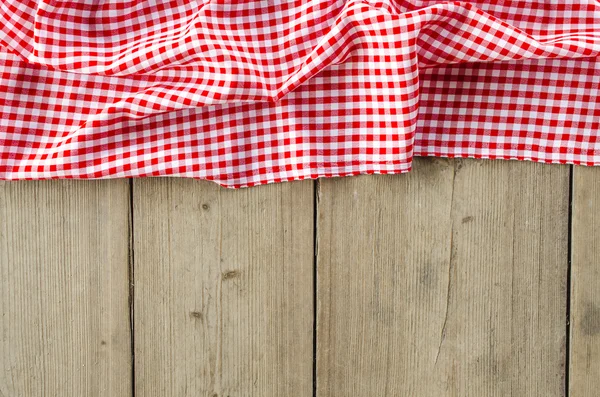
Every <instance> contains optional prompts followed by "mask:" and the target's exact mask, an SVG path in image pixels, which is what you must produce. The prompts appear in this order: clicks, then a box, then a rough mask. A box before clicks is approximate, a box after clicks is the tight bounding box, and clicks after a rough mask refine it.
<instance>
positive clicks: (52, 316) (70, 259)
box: [0, 181, 131, 397]
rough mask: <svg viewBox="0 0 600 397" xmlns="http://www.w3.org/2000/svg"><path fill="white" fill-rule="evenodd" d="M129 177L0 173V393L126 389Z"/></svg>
mask: <svg viewBox="0 0 600 397" xmlns="http://www.w3.org/2000/svg"><path fill="white" fill-rule="evenodd" d="M128 211H129V185H128V182H127V181H102V182H99V181H52V182H49V181H45V182H0V310H1V317H0V358H1V359H0V396H28V397H37V396H129V395H131V347H130V343H131V341H130V332H129V330H130V323H129V305H128V294H129V285H128V255H129V222H128V220H129V212H128Z"/></svg>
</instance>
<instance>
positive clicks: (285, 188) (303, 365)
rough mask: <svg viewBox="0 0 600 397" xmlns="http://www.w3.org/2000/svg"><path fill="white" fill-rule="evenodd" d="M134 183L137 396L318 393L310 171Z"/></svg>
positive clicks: (138, 181)
mask: <svg viewBox="0 0 600 397" xmlns="http://www.w3.org/2000/svg"><path fill="white" fill-rule="evenodd" d="M133 193H134V215H133V219H134V256H135V258H134V280H135V282H134V295H135V299H134V319H135V321H134V335H135V338H134V343H135V387H136V396H138V397H139V396H161V397H162V396H211V397H212V396H219V397H221V396H223V397H225V396H232V397H233V396H261V397H263V396H264V397H268V396H310V395H311V394H312V361H313V359H312V357H313V352H312V340H313V334H312V333H313V261H314V259H313V258H314V254H313V252H314V251H313V239H314V237H313V219H314V215H313V183H312V182H311V181H305V182H293V183H284V184H276V185H268V186H261V187H257V188H252V189H244V190H238V191H234V190H226V189H223V188H220V187H218V186H217V185H215V184H213V183H211V182H198V181H194V180H184V179H176V178H170V179H166V178H165V179H163V178H161V179H144V180H136V181H135V184H134V191H133Z"/></svg>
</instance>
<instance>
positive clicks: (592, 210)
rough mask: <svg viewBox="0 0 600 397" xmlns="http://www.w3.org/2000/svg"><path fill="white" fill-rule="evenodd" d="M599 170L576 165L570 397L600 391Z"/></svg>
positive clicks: (572, 242)
mask: <svg viewBox="0 0 600 397" xmlns="http://www.w3.org/2000/svg"><path fill="white" fill-rule="evenodd" d="M599 241H600V169H597V168H586V167H575V168H574V179H573V220H572V235H571V252H572V263H571V322H570V327H571V349H570V352H571V354H570V367H569V383H570V385H569V389H570V394H569V395H570V396H572V397H578V396H582V397H583V396H595V395H598V393H599V390H600V244H599V243H598V242H599Z"/></svg>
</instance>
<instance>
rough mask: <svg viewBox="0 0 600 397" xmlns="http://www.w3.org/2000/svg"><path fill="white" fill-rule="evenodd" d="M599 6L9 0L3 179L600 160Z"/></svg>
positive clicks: (236, 176)
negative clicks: (429, 161) (448, 161)
mask: <svg viewBox="0 0 600 397" xmlns="http://www.w3.org/2000/svg"><path fill="white" fill-rule="evenodd" d="M599 92H600V3H598V2H597V1H594V0H538V1H535V2H530V1H523V0H520V1H507V0H491V1H490V0H487V1H483V0H475V1H468V2H441V1H418V0H412V1H408V0H406V1H400V0H384V1H372V0H344V1H324V0H304V1H291V0H277V1H272V0H271V1H232V0H196V1H194V0H150V1H138V0H3V1H2V2H1V4H0V95H1V96H0V179H9V180H10V179H53V178H115V177H141V176H161V175H171V176H183V177H192V178H200V179H207V180H212V181H215V182H217V183H219V184H221V185H223V186H227V187H244V186H253V185H258V184H263V183H270V182H280V181H287V180H294V179H304V178H317V177H331V176H345V175H356V174H369V173H401V172H406V171H409V170H410V168H411V162H412V158H413V156H444V157H475V158H504V159H520V160H532V161H540V162H548V163H572V164H586V165H598V164H600V142H598V135H600V133H599V127H600V94H599Z"/></svg>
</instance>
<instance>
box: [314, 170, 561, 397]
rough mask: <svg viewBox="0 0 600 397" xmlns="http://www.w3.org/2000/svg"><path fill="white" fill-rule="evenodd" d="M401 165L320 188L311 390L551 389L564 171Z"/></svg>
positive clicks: (557, 361) (555, 369) (554, 389)
mask: <svg viewBox="0 0 600 397" xmlns="http://www.w3.org/2000/svg"><path fill="white" fill-rule="evenodd" d="M414 167H415V169H414V170H413V171H412V173H411V174H409V175H397V176H366V177H356V178H342V179H337V180H324V181H322V182H320V188H319V192H318V193H319V200H318V207H317V208H318V211H317V212H318V217H317V219H318V221H317V231H318V239H317V252H318V255H317V268H318V271H317V395H318V396H319V397H324V396H367V395H368V396H393V395H394V396H467V395H472V396H509V395H514V396H561V395H563V392H564V374H565V369H564V365H565V359H566V357H565V342H566V326H565V314H566V275H567V234H568V233H567V232H568V206H569V203H568V185H569V171H568V167H565V166H556V165H554V166H548V165H541V164H533V163H527V162H515V161H512V162H510V161H509V162H507V161H474V160H441V159H419V160H417V161H416V162H415V166H414Z"/></svg>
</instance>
